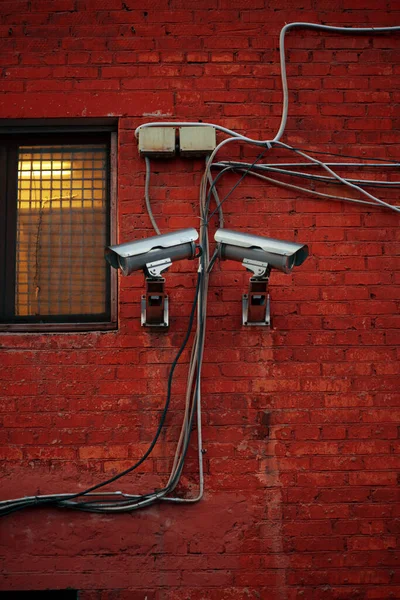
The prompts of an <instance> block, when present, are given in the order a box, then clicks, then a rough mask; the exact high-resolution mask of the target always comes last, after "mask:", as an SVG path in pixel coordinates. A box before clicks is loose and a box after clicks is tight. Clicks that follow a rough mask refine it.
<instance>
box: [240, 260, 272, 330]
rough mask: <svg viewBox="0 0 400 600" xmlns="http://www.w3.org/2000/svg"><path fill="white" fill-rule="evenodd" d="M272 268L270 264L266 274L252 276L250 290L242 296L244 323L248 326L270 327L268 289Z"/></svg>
mask: <svg viewBox="0 0 400 600" xmlns="http://www.w3.org/2000/svg"><path fill="white" fill-rule="evenodd" d="M269 275H270V270H269V269H268V265H267V268H266V271H265V275H264V276H262V277H260V276H256V277H252V278H251V279H250V281H249V291H248V293H247V294H244V295H243V298H242V324H243V325H246V326H249V325H250V326H251V325H253V326H257V325H258V326H262V327H270V325H271V316H270V301H269V294H268V291H267V288H268V281H269Z"/></svg>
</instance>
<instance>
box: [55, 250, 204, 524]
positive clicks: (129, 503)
mask: <svg viewBox="0 0 400 600" xmlns="http://www.w3.org/2000/svg"><path fill="white" fill-rule="evenodd" d="M202 241H204V240H202ZM201 266H202V269H201V274H203V273H204V259H203V257H202V258H201ZM200 279H201V283H203V282H204V278H203V277H200V273H199V277H198V284H199V281H200ZM200 288H201V284H200V286H199V291H201V290H200ZM196 292H197V290H196ZM197 295H198V294H196V298H197ZM203 336H204V319H203V315H202V313H200V314H199V338H200V342H199V343H198V346H197V365H200V359H201V352H202V343H201V342H202V339H203ZM200 375H201V370H200V369H199V366H198V367H197V373H196V384H195V390H194V402H193V404H192V407H191V410H190V417H189V423H188V432H189V435H188V436H187V437H186V440H185V442H184V446H183V450H182V454H181V457H180V459H179V461H178V465H177V468H176V471H175V475H174V477H173V478H172V480H171V481H170V482H169V484H168V485H167V486H165V487H164V488H161V489H159V490H155V491H154V492H151V493H149V494H145V495H142V496H138V497H137V498H131V499H125V500H121V501H119V502H118V505H119V506H126V511H120V512H128V511H131V510H136V509H135V505H139V504H140V503H141V502H143V501H144V500H146V498H149V497H150V496H152V495H154V494H163V495H165V494H168V493H169V492H170V491H172V490H173V489H174V487H175V486H176V484H177V482H178V481H179V478H180V476H181V473H182V470H183V467H184V463H185V458H186V454H187V451H188V448H189V442H190V432H191V430H192V426H193V422H194V416H195V414H196V410H195V409H196V407H197V402H198V394H199V386H200ZM158 500H159V499H158V498H153V499H152V500H151V502H149V503H148V504H147V505H146V506H150V505H151V504H154V503H155V502H157V501H158ZM89 505H90V503H89V502H80V503H77V504H76V505H74V506H66V508H74V509H80V510H85V511H88V512H98V513H103V512H107V513H108V511H107V509H105V510H103V509H102V508H101V507H99V508H97V509H96V508H92V507H90V506H89ZM138 508H139V507H138ZM108 514H109V513H108Z"/></svg>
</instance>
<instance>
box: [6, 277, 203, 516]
mask: <svg viewBox="0 0 400 600" xmlns="http://www.w3.org/2000/svg"><path fill="white" fill-rule="evenodd" d="M201 281H202V273H200V272H199V273H198V276H197V284H196V292H195V297H194V300H193V305H192V309H191V313H190V318H189V325H188V328H187V331H186V334H185V338H184V340H183V342H182V344H181V346H180V348H179V350H178V352H177V354H176V356H175V359H174V361H173V363H172V365H171V369H170V372H169V376H168V388H167V398H166V401H165V405H164V408H163V411H162V414H161V418H160V421H159V424H158V427H157V431H156V434H155V436H154V438H153V440H152V442H151V444H150V446H149V447H148V449H147V450H146V452H145V453H144V455H143V456H142V457H141V458H140V460H138V461H137V462H136V463H135V464H134V465H132V466H131V467H129V468H127V469H125V470H124V471H121V472H120V473H117V475H114V476H113V477H110V478H109V479H107V480H106V481H103V482H102V483H98V484H96V485H93V486H91V487H89V488H87V489H86V490H84V491H82V492H78V493H76V494H71V495H69V496H68V497H65V496H59V497H58V498H57V496H56V495H55V496H54V497H53V498H44V499H41V498H40V497H38V498H37V499H36V501H34V500H29V501H28V500H27V501H26V504H23V503H22V501H23V498H21V502H20V503H18V505H17V504H14V505H10V506H6V507H4V508H2V507H1V505H0V516H5V515H6V514H10V512H14V511H16V510H20V509H22V508H26V507H28V506H43V505H48V504H58V505H59V506H62V504H60V503H62V502H65V501H70V500H72V499H74V498H78V497H80V496H84V495H86V494H89V493H90V492H93V491H94V490H97V489H99V488H101V487H104V486H106V485H109V484H110V483H113V482H114V481H117V480H118V479H120V478H121V477H123V476H124V475H127V474H128V473H131V472H132V471H134V470H135V469H137V468H138V467H139V466H140V465H141V464H142V463H143V462H144V461H145V460H146V459H147V458H148V456H149V455H150V454H151V452H152V451H153V449H154V446H155V445H156V443H157V441H158V438H159V436H160V434H161V430H162V428H163V425H164V422H165V419H166V416H167V412H168V408H169V404H170V400H171V390H172V378H173V374H174V371H175V368H176V365H177V363H178V361H179V358H180V356H181V354H182V352H183V351H184V349H185V347H186V344H187V342H188V340H189V337H190V333H191V331H192V327H193V321H194V315H195V312H196V305H197V299H198V295H199V291H200V284H201ZM152 494H153V492H152V493H151V494H146V495H144V496H141V497H149V496H151V495H152ZM82 504H88V503H87V502H85V503H82ZM74 508H75V507H74Z"/></svg>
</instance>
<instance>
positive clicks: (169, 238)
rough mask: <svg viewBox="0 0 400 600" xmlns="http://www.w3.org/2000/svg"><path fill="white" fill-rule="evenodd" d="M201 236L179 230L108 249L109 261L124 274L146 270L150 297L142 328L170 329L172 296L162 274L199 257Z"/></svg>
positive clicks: (145, 303) (145, 300) (144, 304)
mask: <svg viewBox="0 0 400 600" xmlns="http://www.w3.org/2000/svg"><path fill="white" fill-rule="evenodd" d="M198 237H199V235H198V233H197V231H196V230H195V229H193V228H189V229H179V230H178V231H173V232H171V233H166V234H163V235H154V236H152V237H148V238H145V239H142V240H135V241H132V242H126V243H124V244H117V245H116V246H109V247H108V248H106V250H105V258H106V260H107V262H109V263H110V265H111V266H112V267H114V268H115V269H121V271H122V273H123V274H124V275H130V274H131V273H134V272H135V271H143V272H144V274H145V276H146V294H145V295H143V296H142V300H141V322H142V326H143V325H145V326H147V327H157V328H167V327H168V325H169V317H168V296H167V295H166V294H165V292H164V283H165V279H164V278H163V277H161V273H162V272H163V271H166V270H167V269H168V268H169V267H170V266H171V265H172V263H173V262H175V261H177V260H182V259H185V258H187V259H191V258H195V257H196V250H197V249H198V246H197V245H196V243H195V242H196V240H197V239H198Z"/></svg>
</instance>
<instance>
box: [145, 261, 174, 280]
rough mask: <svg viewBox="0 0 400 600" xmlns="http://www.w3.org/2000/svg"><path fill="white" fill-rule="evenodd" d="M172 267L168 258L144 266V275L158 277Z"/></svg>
mask: <svg viewBox="0 0 400 600" xmlns="http://www.w3.org/2000/svg"><path fill="white" fill-rule="evenodd" d="M171 265H172V261H171V259H170V258H163V259H161V260H156V261H154V262H150V263H147V264H146V269H145V270H146V275H148V276H149V277H153V278H155V277H160V276H161V273H162V272H163V271H166V270H167V269H169V268H170V266H171Z"/></svg>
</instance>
